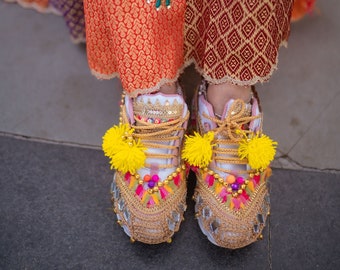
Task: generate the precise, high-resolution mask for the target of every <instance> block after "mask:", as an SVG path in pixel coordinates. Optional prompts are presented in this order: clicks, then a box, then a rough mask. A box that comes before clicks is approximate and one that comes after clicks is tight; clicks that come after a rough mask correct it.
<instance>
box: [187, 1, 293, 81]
mask: <svg viewBox="0 0 340 270" xmlns="http://www.w3.org/2000/svg"><path fill="white" fill-rule="evenodd" d="M292 4H293V0H238V1H233V0H210V1H207V0H187V9H186V15H185V59H186V61H187V62H190V61H193V62H195V63H196V67H197V69H198V70H199V71H200V73H201V74H202V75H203V76H204V77H205V79H206V80H207V81H209V82H212V83H223V82H226V81H229V82H233V83H235V84H238V85H251V84H255V83H257V82H263V81H265V80H267V79H269V77H270V75H271V74H272V72H273V70H274V69H275V68H276V65H277V57H278V49H279V47H280V45H281V44H282V43H284V42H285V41H286V40H287V38H288V35H289V29H290V14H291V9H292Z"/></svg>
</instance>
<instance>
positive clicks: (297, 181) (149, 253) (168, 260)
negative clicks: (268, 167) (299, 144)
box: [0, 136, 340, 270]
mask: <svg viewBox="0 0 340 270" xmlns="http://www.w3.org/2000/svg"><path fill="white" fill-rule="evenodd" d="M0 175H1V178H0V187H1V188H0V205H1V209H0V243H1V245H0V269H6V270H7V269H10V270H13V269H139V270H141V269H148V270H152V269H259V270H264V269H275V270H276V269H292V270H294V269H297V270H301V269H323V270H327V269H329V270H334V269H340V257H339V250H340V234H339V228H340V212H339V209H340V197H339V196H338V190H339V189H340V175H339V174H331V173H312V172H299V171H291V170H280V169H275V170H274V174H273V176H272V180H271V204H272V210H271V212H272V215H271V218H270V222H269V224H268V225H267V228H266V229H265V231H264V240H262V241H259V242H257V243H255V244H253V245H251V246H248V247H246V248H243V249H240V250H236V251H230V250H226V249H222V248H219V247H216V246H214V245H212V244H211V243H210V242H209V241H208V240H207V239H206V238H205V237H204V236H203V234H202V233H201V232H200V230H199V227H198V224H197V223H196V220H195V219H194V210H193V201H192V200H191V199H190V198H191V196H192V192H193V188H192V187H193V185H194V181H195V179H194V178H193V177H190V178H189V194H188V204H189V205H188V210H187V212H186V213H185V221H184V222H183V223H182V225H181V230H180V232H179V233H177V234H176V235H175V237H174V239H173V243H172V244H161V245H155V246H149V245H144V244H141V243H134V244H131V243H130V242H129V238H128V237H127V236H126V235H125V234H124V233H123V230H122V229H121V228H120V227H119V226H118V225H117V224H115V222H114V214H113V212H112V211H111V210H110V207H111V204H110V195H109V186H110V182H111V180H112V172H111V171H110V170H109V168H108V163H107V160H106V158H105V157H104V156H103V154H102V152H101V151H98V150H91V149H82V148H78V147H69V146H60V145H51V144H44V143H37V142H31V141H27V140H18V139H14V138H8V137H1V136H0Z"/></svg>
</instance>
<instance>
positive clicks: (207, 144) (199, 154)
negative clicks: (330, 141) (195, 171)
mask: <svg viewBox="0 0 340 270" xmlns="http://www.w3.org/2000/svg"><path fill="white" fill-rule="evenodd" d="M185 137H186V140H185V143H184V148H183V152H182V158H183V159H184V160H186V161H187V162H188V163H189V164H190V165H193V166H198V167H206V166H208V165H209V163H210V162H211V157H212V147H213V146H214V144H212V141H213V139H214V133H213V132H212V131H209V132H208V133H206V134H204V135H203V136H201V135H200V134H199V133H197V132H195V133H194V135H193V136H185Z"/></svg>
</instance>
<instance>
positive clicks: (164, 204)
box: [103, 93, 189, 244]
mask: <svg viewBox="0 0 340 270" xmlns="http://www.w3.org/2000/svg"><path fill="white" fill-rule="evenodd" d="M188 118H189V111H188V109H187V105H186V104H185V101H184V100H183V97H182V95H181V94H176V95H165V94H161V93H157V94H148V95H142V96H139V97H137V98H136V99H131V98H129V97H128V96H127V95H126V96H124V97H123V99H122V105H121V117H120V122H121V126H120V127H125V129H128V130H129V131H128V132H126V134H127V135H126V136H127V140H126V141H127V143H130V144H131V145H135V146H136V145H137V146H136V147H137V148H139V149H141V150H140V151H139V150H137V151H139V152H138V155H137V154H136V155H133V156H134V157H131V158H132V160H134V158H135V156H142V155H144V159H143V160H142V161H143V162H142V163H141V164H142V166H137V167H134V164H137V163H140V160H139V159H138V162H132V163H133V164H132V166H129V164H131V161H130V163H129V159H128V158H126V157H125V156H129V155H130V154H131V153H129V149H127V150H126V151H125V153H118V154H117V153H114V154H112V152H111V153H110V151H111V150H110V145H111V146H112V145H113V147H115V142H114V141H111V142H110V139H111V138H110V130H109V131H108V132H107V133H106V135H105V136H104V137H103V139H104V142H103V149H104V152H105V153H106V155H107V156H109V157H110V158H111V164H112V166H113V168H114V169H116V172H115V175H114V181H113V183H112V189H111V193H112V199H113V206H114V211H115V212H116V214H117V218H118V223H119V224H120V225H121V226H122V227H123V229H124V231H125V232H126V233H127V234H128V235H129V236H130V238H131V241H140V242H143V243H147V244H158V243H161V242H171V237H172V236H173V234H174V232H176V231H178V230H179V226H180V223H181V221H182V219H183V213H184V211H185V210H186V176H187V173H188V170H187V168H186V166H185V165H184V164H183V162H182V161H181V159H180V155H179V153H180V152H181V149H182V139H183V136H184V133H185V130H186V128H187V121H188ZM115 128H116V129H119V127H114V128H113V129H115ZM111 133H112V131H111ZM124 149H126V148H124ZM115 151H116V150H115ZM131 151H135V150H133V149H131ZM120 154H122V156H124V158H126V160H125V159H124V160H123V162H122V163H123V164H122V165H121V166H120V165H119V166H116V165H117V162H114V160H115V159H116V158H117V157H120ZM118 163H119V162H118ZM119 164H120V163H119Z"/></svg>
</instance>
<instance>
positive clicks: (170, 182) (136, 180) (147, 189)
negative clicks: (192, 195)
mask: <svg viewBox="0 0 340 270" xmlns="http://www.w3.org/2000/svg"><path fill="white" fill-rule="evenodd" d="M188 171H189V169H188V168H187V167H186V166H185V165H182V166H180V167H178V168H177V169H176V171H175V172H174V173H172V174H171V175H169V176H168V177H167V178H166V179H165V180H164V181H161V179H160V177H159V176H158V175H157V174H153V175H149V174H147V175H145V176H144V177H143V179H141V177H140V175H139V174H131V173H130V172H127V173H126V174H125V175H124V179H125V182H126V184H127V185H128V187H129V189H130V190H133V191H134V192H135V195H136V197H137V198H139V200H140V201H141V203H142V204H144V205H145V206H146V207H148V208H151V207H153V206H155V205H159V204H160V202H161V201H162V200H166V199H167V198H168V196H170V194H173V193H174V192H175V191H176V190H177V189H178V188H179V186H180V185H181V182H182V181H183V180H185V179H186V175H187V173H188Z"/></svg>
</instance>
